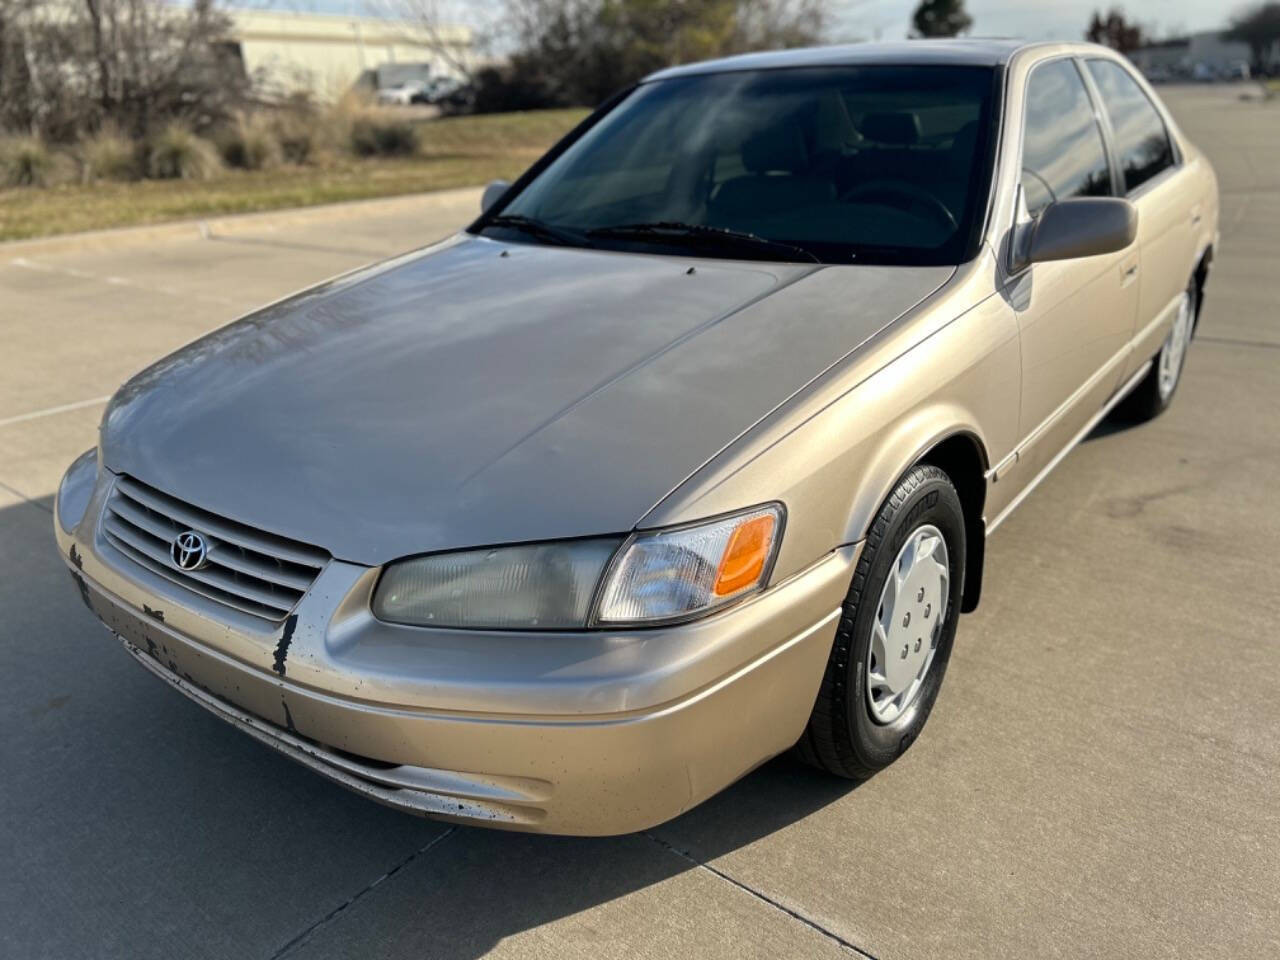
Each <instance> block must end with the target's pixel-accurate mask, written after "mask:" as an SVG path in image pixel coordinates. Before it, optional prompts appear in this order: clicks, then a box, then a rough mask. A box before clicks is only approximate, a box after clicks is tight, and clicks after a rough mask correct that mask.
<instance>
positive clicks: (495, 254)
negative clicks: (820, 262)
mask: <svg viewBox="0 0 1280 960" xmlns="http://www.w3.org/2000/svg"><path fill="white" fill-rule="evenodd" d="M952 272H953V271H952V268H950V267H946V268H939V267H926V268H901V267H818V266H816V265H793V264H777V263H762V262H744V261H714V260H704V259H690V258H680V257H662V256H647V255H637V254H629V253H617V252H605V251H592V250H579V249H571V248H565V247H552V246H541V245H533V244H503V243H498V242H495V241H492V240H488V239H484V238H477V237H471V236H467V235H462V236H459V237H456V238H454V239H453V240H450V241H446V242H445V243H443V244H440V245H437V246H435V247H431V248H427V249H426V250H423V251H418V252H416V253H413V254H409V255H406V256H404V257H400V258H398V259H395V260H391V261H388V262H386V263H383V264H379V265H377V266H375V267H371V268H368V269H366V270H362V271H359V272H356V273H354V274H350V275H348V276H345V277H341V278H339V279H337V280H334V281H331V282H329V283H327V284H323V285H321V286H319V287H316V288H313V289H311V290H309V291H306V292H304V293H302V294H299V295H297V296H295V297H292V298H290V299H287V300H284V301H281V302H280V303H277V304H275V305H272V306H270V307H267V308H265V309H263V310H261V311H259V312H258V313H255V314H252V315H250V316H249V317H246V318H244V319H242V320H239V321H237V322H235V323H233V324H231V325H230V326H227V327H224V328H222V329H221V330H218V331H215V332H214V333H212V334H210V335H208V336H206V337H204V338H202V339H200V340H197V341H196V342H194V343H192V344H190V345H188V346H187V347H184V348H183V349H181V350H179V351H178V352H177V353H175V354H173V355H171V356H169V357H167V358H165V359H164V360H161V361H160V362H158V363H156V364H155V365H153V366H152V367H150V368H148V369H147V370H144V371H143V372H142V373H140V374H138V376H136V377H134V378H133V379H132V380H131V381H129V382H128V383H127V384H126V385H125V386H124V387H122V388H121V390H120V391H119V393H117V395H116V396H115V398H113V400H112V403H111V404H110V406H109V407H108V409H107V412H106V414H105V416H104V418H103V424H102V450H103V458H104V462H105V464H106V465H107V466H108V467H109V468H110V469H111V470H113V471H116V472H118V473H126V474H129V475H130V476H133V477H135V478H136V479H138V480H141V481H143V482H145V483H148V484H151V485H153V486H155V487H157V488H159V489H161V490H163V491H166V492H168V493H170V494H172V495H174V496H177V497H180V498H181V499H183V500H186V501H188V502H190V503H192V504H195V505H197V506H200V507H202V508H204V509H206V510H210V511H213V512H215V513H218V514H221V515H223V516H227V517H230V518H233V519H236V520H239V521H241V522H243V523H247V524H251V525H253V526H256V527H259V528H262V529H264V530H268V531H271V532H274V533H277V534H280V535H282V536H286V537H291V538H294V539H297V540H301V541H305V542H307V543H312V544H316V545H318V546H322V547H324V548H326V549H328V550H329V551H330V552H331V553H333V555H334V556H336V557H339V558H341V559H345V560H350V561H352V562H357V563H365V564H379V563H383V562H386V561H388V560H391V559H394V558H396V557H400V556H405V555H408V554H414V553H424V552H429V551H434V550H445V549H450V548H457V547H467V546H477V545H488V544H496V543H504V542H518V541H527V540H539V539H548V538H558V537H575V536H584V535H592V534H604V533H617V532H624V531H626V530H629V529H630V528H632V527H633V526H634V525H635V524H636V523H637V522H639V520H640V519H641V518H642V517H644V515H645V514H646V513H647V512H649V510H650V509H651V508H652V507H653V506H654V505H655V504H657V503H658V502H659V501H660V500H662V498H663V497H665V496H666V495H667V494H668V493H669V492H670V491H671V490H672V489H674V488H675V487H676V486H677V485H679V484H680V483H681V482H682V481H684V480H685V479H687V478H688V477H689V476H690V475H691V474H692V473H693V472H694V471H696V470H697V469H698V468H699V467H700V466H701V465H703V464H704V463H706V462H707V460H709V459H710V458H711V457H713V456H714V455H715V454H716V453H717V452H718V451H720V450H721V449H723V448H724V447H725V445H727V444H728V443H730V442H731V441H732V440H734V439H735V438H736V437H738V436H740V435H741V434H742V433H743V431H745V430H747V429H748V428H750V427H751V426H752V425H753V424H754V423H756V422H757V421H758V420H759V419H760V418H761V417H763V416H765V415H767V414H768V413H769V412H770V411H772V410H773V409H775V408H776V407H777V406H778V405H779V404H781V403H783V402H785V401H786V399H787V398H788V397H789V396H791V395H792V394H794V393H795V392H796V391H797V390H798V389H800V388H801V387H803V386H804V385H805V384H806V383H808V382H809V381H810V380H812V379H813V378H814V377H815V376H817V375H818V374H820V373H821V372H822V371H823V370H824V369H826V368H827V367H828V366H829V365H830V364H831V363H833V362H834V361H836V360H837V359H839V358H840V357H841V356H843V355H845V354H847V353H848V352H849V351H850V350H853V349H854V348H856V347H857V346H858V344H859V343H861V342H863V341H865V340H866V339H867V338H868V337H869V336H871V335H872V334H873V333H875V332H876V331H877V330H879V329H880V328H881V327H883V326H884V325H885V324H886V323H888V322H891V321H892V320H893V319H894V318H895V317H897V316H899V315H900V314H901V313H902V312H903V311H905V310H907V309H908V308H910V307H911V306H912V305H913V304H915V303H916V302H918V301H919V300H921V299H922V298H923V297H925V296H927V295H928V294H929V293H930V292H932V291H933V290H935V289H936V288H937V287H938V286H940V285H941V284H942V283H944V282H945V281H946V279H947V278H948V277H949V276H950V275H951V273H952Z"/></svg>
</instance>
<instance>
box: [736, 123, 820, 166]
mask: <svg viewBox="0 0 1280 960" xmlns="http://www.w3.org/2000/svg"><path fill="white" fill-rule="evenodd" d="M742 165H743V166H744V167H746V168H747V169H748V170H750V171H751V172H752V173H773V172H775V171H783V172H785V173H801V172H803V171H804V170H806V169H808V166H809V150H808V148H807V147H806V146H805V143H804V133H802V132H801V130H800V127H799V125H798V124H796V123H783V124H779V125H778V126H776V127H771V128H769V129H768V130H762V131H761V132H760V133H757V134H754V135H753V136H750V137H748V138H747V139H746V141H744V142H743V144H742Z"/></svg>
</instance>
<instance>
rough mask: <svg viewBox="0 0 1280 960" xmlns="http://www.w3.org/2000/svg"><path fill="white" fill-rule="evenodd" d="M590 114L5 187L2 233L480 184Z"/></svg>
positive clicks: (441, 128)
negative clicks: (394, 144)
mask: <svg viewBox="0 0 1280 960" xmlns="http://www.w3.org/2000/svg"><path fill="white" fill-rule="evenodd" d="M585 115H586V112H585V111H582V110H548V111H538V112H532V113H515V114H499V115H491V116H480V117H456V118H448V119H443V120H434V121H428V122H425V123H423V124H422V125H421V135H420V143H421V147H420V150H419V153H418V155H417V156H414V157H403V158H401V157H394V158H393V157H375V158H367V159H357V158H354V157H350V156H345V157H344V156H340V155H338V156H329V157H327V158H326V159H325V161H324V162H323V163H315V164H308V165H294V164H285V165H281V166H278V167H275V168H273V169H269V170H223V171H221V172H219V173H217V174H216V175H214V176H213V177H212V178H211V179H208V180H168V181H165V180H140V181H137V182H133V183H97V184H92V185H64V186H55V187H49V188H46V189H30V188H25V189H12V190H0V240H18V239H23V238H29V237H40V236H49V235H52V234H58V233H71V232H74V231H79V230H98V229H103V228H107V227H123V226H133V225H139V224H151V223H162V222H164V221H167V220H182V219H188V218H192V217H201V216H214V215H218V214H228V213H250V212H254V211H262V210H277V209H282V208H286V207H304V206H311V205H314V204H320V203H337V202H339V201H343V200H363V199H370V198H373V197H391V196H397V195H401V194H407V193H421V192H425V191H428V190H443V189H448V188H450V187H465V186H475V185H479V184H483V183H486V182H488V181H489V180H494V179H497V178H499V177H502V178H506V179H511V178H513V177H516V176H518V175H519V174H520V173H521V172H522V171H523V170H524V169H525V168H527V167H528V166H529V164H530V163H532V162H533V161H534V160H536V159H537V158H538V157H539V156H540V155H541V154H542V153H543V152H544V151H545V150H546V149H547V147H549V146H551V144H552V143H554V142H555V140H556V139H557V138H558V137H559V136H561V135H562V134H563V133H565V132H566V131H567V130H569V128H571V127H572V126H573V125H574V124H575V123H577V122H578V120H580V119H581V118H582V117H583V116H585Z"/></svg>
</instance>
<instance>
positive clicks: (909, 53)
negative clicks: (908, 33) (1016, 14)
mask: <svg viewBox="0 0 1280 960" xmlns="http://www.w3.org/2000/svg"><path fill="white" fill-rule="evenodd" d="M1042 45H1049V44H1043V43H1032V42H1028V41H1026V40H1016V39H1005V38H996V39H990V40H976V39H974V40H954V39H949V40H901V41H897V42H891V43H850V44H844V45H841V46H830V47H803V48H800V49H796V50H774V51H769V52H766V53H745V54H740V55H738V56H735V57H724V58H723V59H720V60H706V61H703V62H702V63H690V64H685V65H684V66H679V67H669V68H668V69H666V70H659V71H658V72H657V73H653V74H650V75H649V76H648V77H646V78H645V80H646V81H649V80H666V79H669V78H671V77H686V76H692V75H695V74H704V73H728V72H731V71H734V70H770V69H779V68H784V67H835V66H858V65H863V64H875V63H883V64H894V65H907V66H915V65H921V66H925V65H931V66H932V65H936V66H972V67H994V66H998V65H1000V64H1003V63H1007V62H1008V60H1009V58H1010V57H1012V56H1013V55H1014V54H1015V53H1017V52H1018V51H1019V50H1023V49H1025V48H1027V47H1032V46H1042ZM1052 45H1053V46H1062V44H1052ZM1071 46H1077V44H1072V45H1071ZM1078 46H1082V47H1083V46H1086V44H1078Z"/></svg>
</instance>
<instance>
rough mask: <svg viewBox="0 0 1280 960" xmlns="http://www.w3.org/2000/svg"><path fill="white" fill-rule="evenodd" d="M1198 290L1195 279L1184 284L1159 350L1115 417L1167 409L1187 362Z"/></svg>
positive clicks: (1137, 417)
mask: <svg viewBox="0 0 1280 960" xmlns="http://www.w3.org/2000/svg"><path fill="white" fill-rule="evenodd" d="M1198 293H1199V291H1198V290H1197V288H1196V282H1195V280H1192V281H1191V283H1189V284H1188V285H1187V289H1186V290H1184V291H1183V293H1182V298H1181V300H1179V302H1178V313H1177V315H1176V316H1175V317H1174V318H1173V325H1172V326H1171V327H1170V328H1169V334H1168V336H1166V337H1165V338H1164V343H1163V344H1162V345H1161V346H1160V352H1159V353H1157V354H1156V355H1155V358H1154V359H1153V360H1152V363H1151V369H1150V370H1149V371H1147V375H1146V376H1145V377H1143V378H1142V382H1141V383H1139V384H1138V385H1137V386H1136V387H1134V388H1133V392H1132V393H1130V394H1129V396H1127V397H1125V398H1124V400H1122V401H1121V402H1120V404H1119V405H1118V406H1117V407H1116V410H1115V415H1116V417H1117V418H1118V419H1121V420H1128V421H1133V422H1141V421H1143V420H1150V419H1152V418H1153V417H1158V416H1159V415H1160V414H1162V413H1164V412H1165V410H1167V409H1169V404H1171V403H1172V402H1173V395H1174V392H1175V391H1177V389H1178V384H1179V382H1181V380H1182V369H1183V367H1184V366H1186V363H1187V347H1189V346H1190V345H1191V337H1192V334H1193V333H1194V332H1195V326H1196V298H1197V296H1198Z"/></svg>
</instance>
